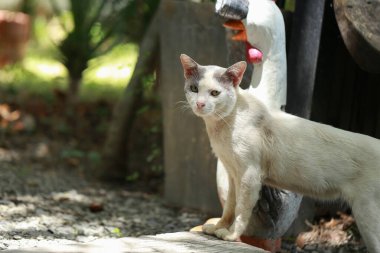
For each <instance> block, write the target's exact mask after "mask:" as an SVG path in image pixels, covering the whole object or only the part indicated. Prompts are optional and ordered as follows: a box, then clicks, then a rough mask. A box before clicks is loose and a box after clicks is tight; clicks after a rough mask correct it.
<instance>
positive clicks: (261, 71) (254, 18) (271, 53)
mask: <svg viewBox="0 0 380 253" xmlns="http://www.w3.org/2000/svg"><path fill="white" fill-rule="evenodd" d="M244 22H245V27H246V30H247V37H248V42H249V43H250V44H251V45H252V46H254V47H256V48H258V49H259V50H260V51H261V52H262V53H263V59H262V61H261V62H260V63H258V64H255V65H254V68H253V73H252V79H251V85H250V90H251V91H252V92H253V93H254V94H255V95H256V96H257V98H259V99H260V100H261V101H262V102H263V103H264V104H265V105H267V106H268V107H269V108H271V109H279V108H281V107H283V106H284V105H285V104H286V81H287V80H286V78H287V77H286V49H285V24H284V19H283V16H282V13H281V11H280V9H279V8H278V7H277V5H276V4H275V2H274V1H272V0H249V10H248V15H247V18H246V19H245V20H244Z"/></svg>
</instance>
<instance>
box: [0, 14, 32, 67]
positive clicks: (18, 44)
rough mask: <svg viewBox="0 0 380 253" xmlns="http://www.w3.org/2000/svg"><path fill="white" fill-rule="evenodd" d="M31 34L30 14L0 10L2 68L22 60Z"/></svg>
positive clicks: (0, 58) (0, 59) (0, 61)
mask: <svg viewBox="0 0 380 253" xmlns="http://www.w3.org/2000/svg"><path fill="white" fill-rule="evenodd" d="M29 35H30V19H29V16H28V15H26V14H23V13H20V12H11V11H3V10H2V11H0V68H1V67H3V66H4V65H6V64H9V63H14V62H16V61H17V60H20V59H21V58H22V57H23V55H24V53H25V49H26V45H27V42H28V40H29Z"/></svg>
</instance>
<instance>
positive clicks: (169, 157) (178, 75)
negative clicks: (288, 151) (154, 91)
mask: <svg viewBox="0 0 380 253" xmlns="http://www.w3.org/2000/svg"><path fill="white" fill-rule="evenodd" d="M161 14H162V19H161V35H160V45H161V48H160V53H161V60H160V80H159V85H160V89H161V91H160V92H161V98H162V99H161V100H162V108H163V132H164V167H165V199H166V200H167V201H168V202H169V203H170V204H173V205H176V206H180V207H190V208H197V209H200V210H202V211H204V212H207V213H211V214H213V215H220V214H221V207H220V203H219V200H218V197H217V196H218V195H217V191H216V189H217V187H216V158H215V157H214V155H213V154H212V152H211V148H210V143H209V140H208V137H207V133H206V130H205V126H204V123H203V121H202V120H201V119H200V118H198V117H196V116H195V115H194V114H193V113H192V112H191V110H190V109H188V110H187V111H185V112H184V111H183V110H182V109H181V104H178V102H179V101H185V100H186V99H185V95H184V91H183V86H184V78H183V70H182V67H181V64H180V61H179V55H180V54H181V53H185V54H188V55H189V56H191V57H193V58H194V59H196V60H197V61H198V62H199V63H200V64H203V65H208V64H212V65H220V66H227V46H226V38H225V36H226V35H225V30H224V28H223V26H222V23H221V22H220V20H219V19H218V17H217V16H216V15H215V14H214V5H213V4H211V3H209V4H206V3H202V4H199V3H194V2H191V1H173V0H165V1H162V2H161ZM182 105H183V104H182Z"/></svg>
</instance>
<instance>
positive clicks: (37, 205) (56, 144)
mask: <svg viewBox="0 0 380 253" xmlns="http://www.w3.org/2000/svg"><path fill="white" fill-rule="evenodd" d="M54 96H55V97H54V99H53V100H52V101H50V102H46V101H43V100H40V99H30V98H28V99H26V100H21V99H19V98H18V99H10V98H12V97H11V96H8V97H7V98H2V101H4V103H1V104H0V126H1V128H0V130H1V131H0V250H4V249H12V248H19V247H21V246H22V247H34V246H39V245H46V244H49V243H55V244H56V243H57V242H59V243H70V242H88V241H92V240H95V239H97V238H111V237H112V238H118V237H126V236H140V235H154V234H158V233H168V232H176V231H187V230H189V229H190V228H192V227H194V226H197V225H200V224H202V223H203V222H204V221H205V220H206V219H207V218H208V217H207V215H206V214H202V213H200V212H197V211H196V210H185V209H176V208H174V207H171V206H168V205H167V204H166V203H165V202H164V201H163V198H162V182H163V181H162V180H163V177H162V175H163V173H162V169H160V168H161V163H162V160H161V158H160V155H161V151H160V145H158V144H159V143H160V137H159V136H160V134H161V133H160V129H159V126H158V125H157V119H158V118H159V117H158V116H157V115H158V114H157V112H155V111H154V110H148V109H147V108H146V106H147V105H144V106H143V107H142V108H144V107H145V109H142V110H140V114H139V117H138V119H137V121H136V124H137V125H136V126H135V127H134V130H132V131H133V133H134V135H135V136H139V138H136V139H138V142H133V143H130V144H129V145H130V146H133V147H134V148H133V149H131V152H137V153H134V154H133V155H132V156H129V157H133V158H132V159H131V160H132V161H130V162H129V167H130V169H131V168H132V169H131V171H132V172H133V173H131V172H126V176H125V179H124V183H122V184H117V185H116V184H110V183H107V182H101V181H99V180H98V179H97V178H96V177H94V176H93V175H94V174H96V173H95V172H97V171H98V170H99V169H102V168H99V166H100V164H101V150H102V145H103V143H104V138H105V133H106V130H107V126H108V124H109V121H110V117H111V116H110V115H111V111H112V106H113V104H112V103H110V102H107V101H101V100H99V101H95V102H86V103H80V104H79V105H78V106H77V108H76V111H75V113H74V114H67V112H65V106H64V104H63V101H62V96H64V94H61V93H60V92H59V91H56V92H55V95H54ZM7 99H8V100H7ZM20 101H22V102H20ZM73 119H74V120H73ZM142 126H144V127H142ZM142 129H145V130H142ZM146 143H150V144H149V145H146ZM151 143H155V145H152V144H151ZM326 224H327V225H326ZM326 226H327V227H326ZM327 228H333V229H335V230H334V232H333V233H332V234H331V235H333V236H336V235H338V236H340V235H342V237H339V238H338V244H339V243H341V244H342V246H340V247H334V246H333V247H331V246H332V245H331V243H330V242H331V241H332V240H331V238H330V239H329V238H327V241H326V235H327V236H330V234H329V231H327ZM351 228H352V220H351V219H350V217H349V216H348V217H346V216H345V218H344V221H343V222H340V221H337V220H335V221H330V222H321V223H320V225H319V226H316V225H314V226H311V232H310V233H309V234H304V235H303V237H301V239H302V238H303V241H302V240H301V241H300V239H299V240H298V241H297V242H295V240H294V238H289V239H290V240H288V239H285V240H283V251H282V252H283V253H289V252H292V253H293V252H299V253H301V252H314V253H316V252H340V253H343V252H366V251H365V249H364V248H363V244H362V243H359V242H358V241H357V236H355V235H354V234H352V231H355V230H352V229H351ZM326 231H327V233H326ZM344 231H349V234H348V236H349V237H347V234H344ZM299 238H300V237H299ZM323 240H325V241H323ZM339 240H340V242H339ZM345 240H346V241H345ZM342 242H344V243H342ZM296 243H298V245H299V246H302V247H303V249H300V248H297V247H296Z"/></svg>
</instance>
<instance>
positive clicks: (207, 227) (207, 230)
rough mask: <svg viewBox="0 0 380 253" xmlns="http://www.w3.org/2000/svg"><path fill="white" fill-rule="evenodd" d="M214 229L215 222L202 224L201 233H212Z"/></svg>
mask: <svg viewBox="0 0 380 253" xmlns="http://www.w3.org/2000/svg"><path fill="white" fill-rule="evenodd" d="M215 230H216V226H215V224H204V225H203V226H202V231H203V233H205V234H208V235H214V234H215Z"/></svg>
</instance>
